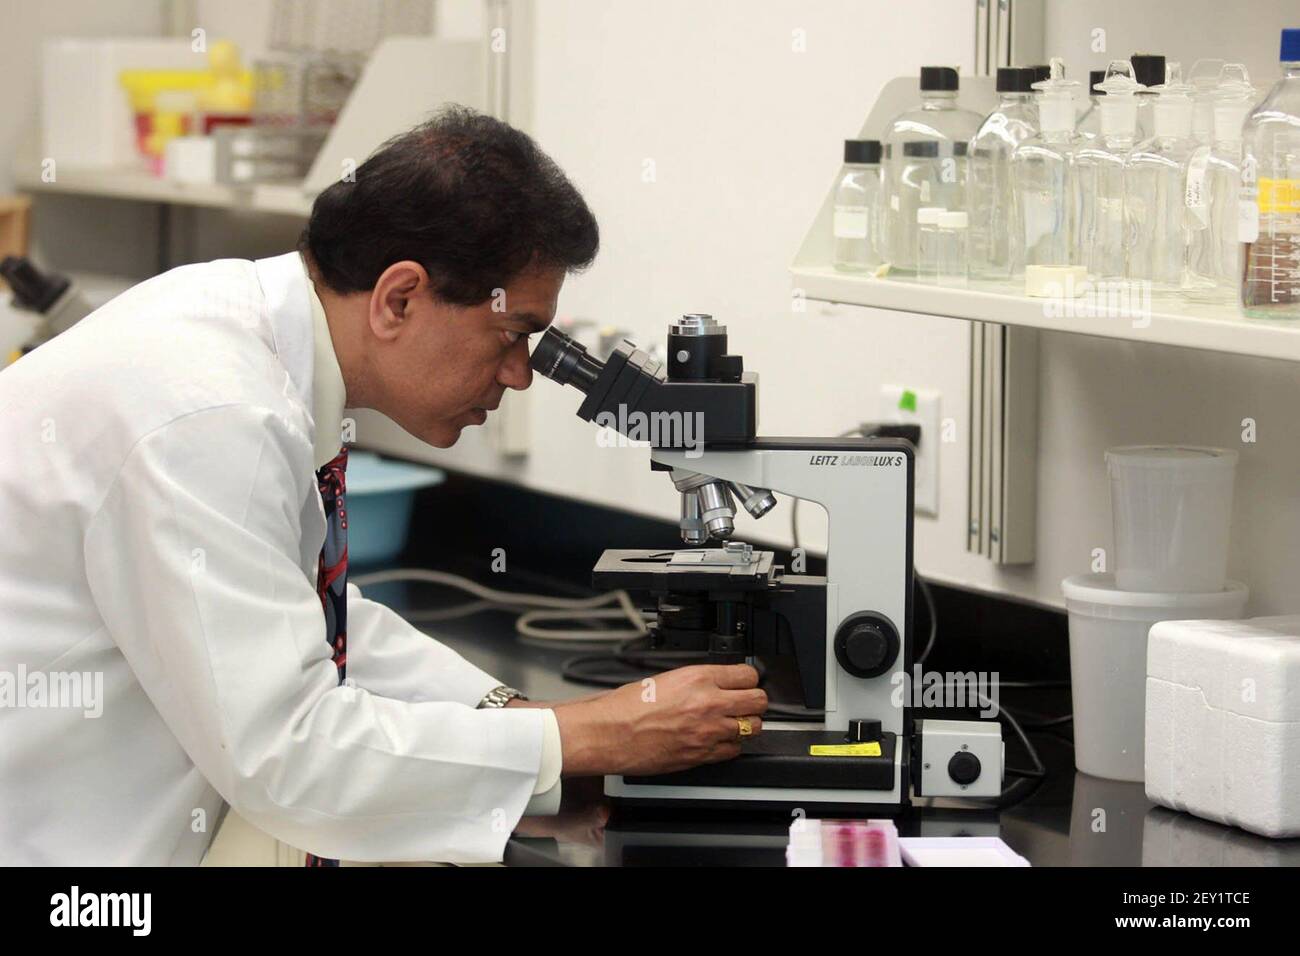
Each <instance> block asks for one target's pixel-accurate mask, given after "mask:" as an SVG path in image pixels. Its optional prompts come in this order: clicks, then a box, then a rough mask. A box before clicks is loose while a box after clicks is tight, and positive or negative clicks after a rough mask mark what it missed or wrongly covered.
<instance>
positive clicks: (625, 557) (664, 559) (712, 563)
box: [591, 548, 776, 592]
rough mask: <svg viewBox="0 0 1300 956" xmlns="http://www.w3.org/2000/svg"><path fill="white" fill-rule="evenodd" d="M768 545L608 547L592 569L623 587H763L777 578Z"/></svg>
mask: <svg viewBox="0 0 1300 956" xmlns="http://www.w3.org/2000/svg"><path fill="white" fill-rule="evenodd" d="M774 557H775V555H773V553H772V552H771V551H752V550H751V551H748V552H743V553H742V552H737V551H734V550H733V551H730V552H729V553H728V552H724V550H723V549H721V548H690V549H684V550H672V549H667V550H662V551H647V550H640V549H618V548H611V549H608V550H606V551H605V552H604V553H603V554H601V556H600V560H599V561H597V562H596V566H595V567H594V568H592V571H591V583H592V584H593V585H594V586H596V587H600V588H611V589H619V588H621V589H623V590H627V591H659V592H667V591H716V590H729V591H761V590H763V589H765V588H768V587H770V586H771V585H772V583H773V582H774V580H775V576H776V571H775V568H776V566H775V565H773V563H772V561H773V558H774Z"/></svg>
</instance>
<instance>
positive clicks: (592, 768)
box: [555, 664, 767, 777]
mask: <svg viewBox="0 0 1300 956" xmlns="http://www.w3.org/2000/svg"><path fill="white" fill-rule="evenodd" d="M765 710H767V694H766V693H764V692H763V691H762V690H759V689H758V672H757V671H755V670H754V668H752V667H750V666H749V665H748V664H701V665H697V666H693V667H681V668H678V669H677V670H673V671H668V672H666V673H663V674H659V675H658V676H656V677H650V678H647V679H646V680H644V681H641V682H640V683H635V684H624V685H623V686H622V687H619V688H618V689H617V690H613V691H610V692H609V693H607V694H603V695H601V696H599V697H596V698H594V699H587V700H582V701H575V702H568V703H564V704H558V705H555V717H556V720H557V721H558V723H559V726H560V740H561V742H562V744H563V748H564V776H566V777H574V776H588V775H592V774H606V773H615V774H652V773H670V772H672V771H674V770H684V769H686V768H688V767H694V766H697V765H698V764H704V763H716V762H718V761H721V760H729V759H731V758H732V757H735V756H737V755H738V754H739V753H740V739H741V738H740V724H739V721H738V720H737V718H740V717H746V718H748V719H749V723H750V725H751V727H752V728H753V731H754V733H758V732H759V731H760V730H761V729H762V721H761V720H760V719H759V715H760V714H762V713H763V712H764V711H765Z"/></svg>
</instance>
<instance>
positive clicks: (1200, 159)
mask: <svg viewBox="0 0 1300 956" xmlns="http://www.w3.org/2000/svg"><path fill="white" fill-rule="evenodd" d="M1209 167H1210V150H1209V147H1207V146H1202V147H1201V148H1200V149H1198V150H1197V151H1196V152H1195V153H1194V154H1193V155H1192V159H1191V162H1189V163H1188V164H1187V188H1186V192H1185V200H1186V203H1187V211H1188V212H1189V213H1190V214H1191V216H1192V220H1193V223H1194V224H1195V225H1196V226H1198V227H1199V228H1201V229H1204V228H1205V227H1206V226H1208V225H1209V224H1210V207H1209V205H1208V204H1207V203H1206V201H1205V199H1206V196H1205V173H1206V171H1207V170H1208V169H1209Z"/></svg>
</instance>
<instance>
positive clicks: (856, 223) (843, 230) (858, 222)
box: [835, 206, 867, 239]
mask: <svg viewBox="0 0 1300 956" xmlns="http://www.w3.org/2000/svg"><path fill="white" fill-rule="evenodd" d="M835 238H836V239H865V238H867V207H866V206H836V207H835Z"/></svg>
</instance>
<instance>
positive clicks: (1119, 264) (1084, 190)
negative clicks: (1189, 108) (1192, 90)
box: [1074, 60, 1142, 281]
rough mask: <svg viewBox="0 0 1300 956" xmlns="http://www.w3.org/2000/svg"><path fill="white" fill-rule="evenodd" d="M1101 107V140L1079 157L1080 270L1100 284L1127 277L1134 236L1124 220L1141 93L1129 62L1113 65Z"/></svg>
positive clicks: (1087, 143) (1088, 145)
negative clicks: (1127, 166)
mask: <svg viewBox="0 0 1300 956" xmlns="http://www.w3.org/2000/svg"><path fill="white" fill-rule="evenodd" d="M1103 77H1104V79H1103V80H1102V81H1101V83H1100V90H1101V92H1102V96H1101V97H1100V99H1099V101H1098V105H1097V109H1096V112H1097V113H1098V114H1099V115H1098V117H1097V119H1098V127H1097V129H1098V134H1097V136H1096V137H1094V138H1093V139H1091V140H1087V141H1085V142H1083V143H1082V144H1081V145H1080V147H1079V149H1078V150H1077V151H1076V152H1075V156H1074V168H1075V186H1076V189H1077V191H1078V209H1079V227H1078V244H1079V264H1080V265H1083V266H1085V267H1086V268H1087V270H1088V275H1089V276H1090V277H1091V278H1093V279H1097V280H1103V281H1115V280H1121V279H1124V278H1125V277H1126V276H1127V260H1128V233H1127V227H1126V225H1125V217H1124V209H1125V203H1124V168H1125V164H1126V163H1127V162H1128V159H1129V155H1130V154H1131V153H1132V151H1133V146H1134V138H1135V131H1136V128H1137V93H1138V92H1139V91H1140V90H1141V89H1142V85H1141V84H1140V83H1138V82H1137V81H1136V80H1134V79H1133V68H1132V66H1130V65H1129V62H1128V60H1113V61H1112V62H1111V64H1110V66H1109V67H1107V69H1106V70H1105V72H1104V73H1103Z"/></svg>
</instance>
